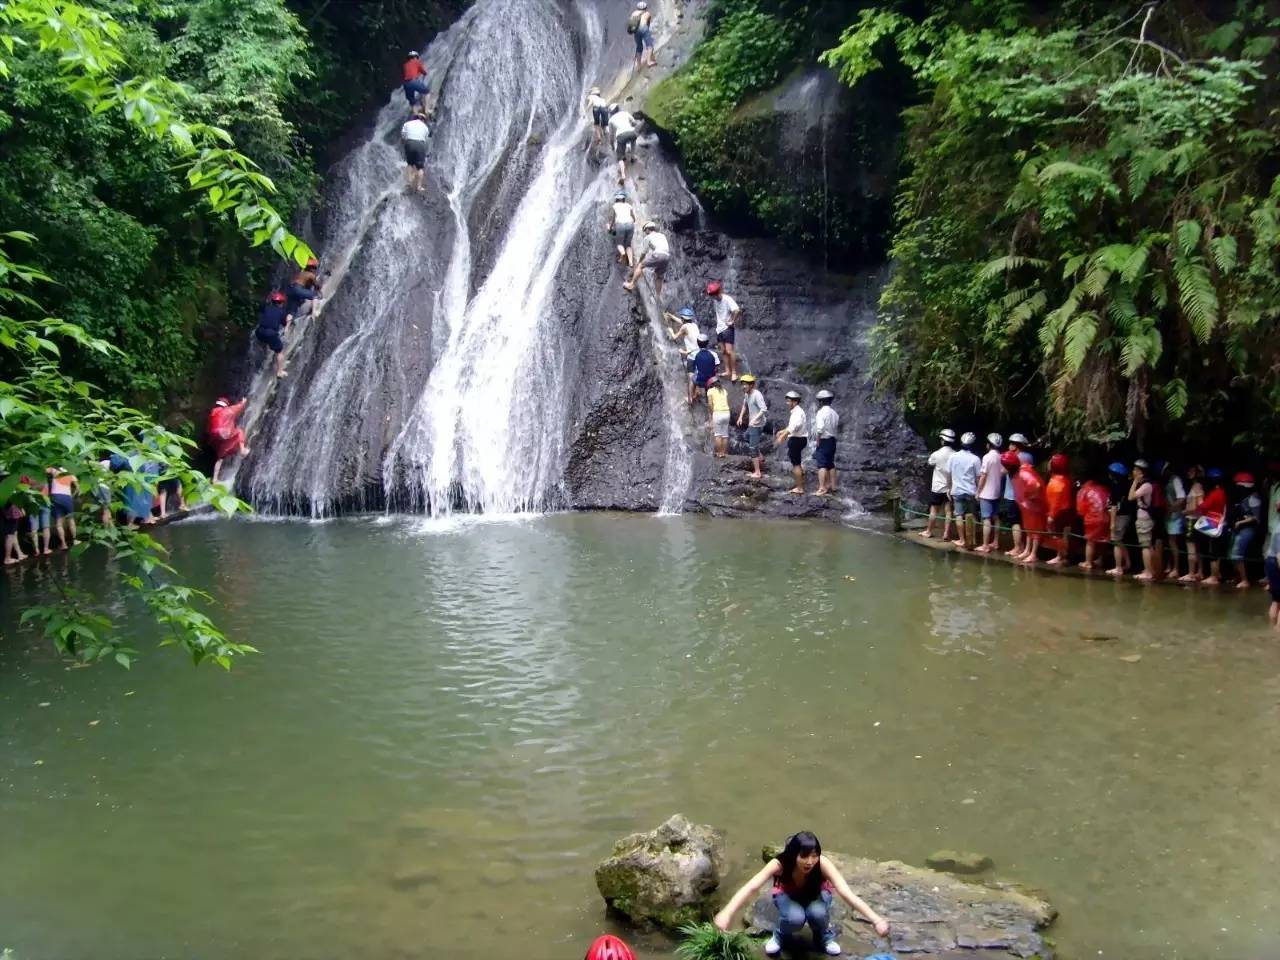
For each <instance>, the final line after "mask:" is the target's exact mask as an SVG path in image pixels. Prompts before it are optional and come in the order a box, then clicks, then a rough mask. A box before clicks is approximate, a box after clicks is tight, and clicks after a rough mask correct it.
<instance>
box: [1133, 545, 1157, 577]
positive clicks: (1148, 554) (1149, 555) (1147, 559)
mask: <svg viewBox="0 0 1280 960" xmlns="http://www.w3.org/2000/svg"><path fill="white" fill-rule="evenodd" d="M1154 564H1155V550H1153V549H1152V548H1151V547H1143V548H1142V572H1141V573H1135V574H1134V575H1133V579H1135V580H1154V579H1155V577H1154V576H1153V575H1152V573H1151V571H1152V570H1154V569H1155V566H1154Z"/></svg>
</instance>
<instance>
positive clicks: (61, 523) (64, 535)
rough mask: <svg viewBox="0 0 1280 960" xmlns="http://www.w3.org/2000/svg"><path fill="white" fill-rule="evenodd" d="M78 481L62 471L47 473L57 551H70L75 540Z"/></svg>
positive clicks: (73, 476) (75, 542)
mask: <svg viewBox="0 0 1280 960" xmlns="http://www.w3.org/2000/svg"><path fill="white" fill-rule="evenodd" d="M78 490H79V481H78V480H76V478H75V475H74V474H70V473H67V471H66V470H64V469H61V468H59V469H57V470H50V471H49V507H50V509H51V510H52V511H53V528H54V529H55V530H56V531H57V532H58V549H59V550H70V549H71V548H72V547H74V546H75V545H76V544H77V543H78V542H79V541H78V540H77V539H76V500H75V497H76V493H77V492H78Z"/></svg>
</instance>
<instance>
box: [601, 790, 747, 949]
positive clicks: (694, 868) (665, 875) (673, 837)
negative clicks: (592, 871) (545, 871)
mask: <svg viewBox="0 0 1280 960" xmlns="http://www.w3.org/2000/svg"><path fill="white" fill-rule="evenodd" d="M723 864H724V837H723V836H722V835H721V834H720V833H719V831H717V830H715V829H714V828H712V827H708V826H704V825H701V824H693V823H690V822H689V821H688V820H687V819H685V818H684V817H683V816H681V815H679V814H676V815H675V816H673V817H672V818H671V819H670V820H668V821H667V822H666V823H664V824H662V826H660V827H658V829H656V830H652V831H650V832H648V833H635V834H632V835H631V836H629V837H624V838H623V839H621V840H619V841H618V842H617V844H615V845H614V848H613V853H612V855H611V856H610V857H609V858H608V859H607V860H605V861H604V862H603V863H601V864H600V866H598V867H597V868H596V886H597V888H599V890H600V895H601V896H602V897H604V900H605V903H606V904H607V905H608V907H609V909H610V910H612V911H614V912H615V913H618V914H620V915H621V916H623V917H625V918H627V919H628V920H629V921H630V922H632V923H634V924H637V925H641V926H658V927H661V928H663V929H665V930H670V931H676V930H678V929H679V928H680V927H681V926H682V925H683V924H686V923H695V922H697V921H700V920H706V919H708V918H710V917H711V916H712V914H713V913H714V903H713V900H712V898H713V896H714V894H715V892H716V889H717V888H718V887H719V886H720V879H721V876H722V874H723V869H724V866H723Z"/></svg>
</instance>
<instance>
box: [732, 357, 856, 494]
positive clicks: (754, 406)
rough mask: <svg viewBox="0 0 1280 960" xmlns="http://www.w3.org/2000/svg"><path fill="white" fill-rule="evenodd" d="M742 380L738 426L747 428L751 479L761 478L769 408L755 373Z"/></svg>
mask: <svg viewBox="0 0 1280 960" xmlns="http://www.w3.org/2000/svg"><path fill="white" fill-rule="evenodd" d="M741 382H742V386H743V388H744V389H745V390H746V393H744V394H743V396H742V412H741V413H739V414H738V426H739V427H746V428H747V449H749V450H750V451H751V467H752V472H751V479H753V480H759V479H760V478H761V477H763V476H764V473H763V472H762V471H763V468H764V454H763V453H762V452H761V444H762V443H763V442H764V418H765V414H767V413H768V412H769V408H768V406H767V405H766V404H765V402H764V394H763V393H761V392H760V390H759V388H758V387H756V378H755V376H754V375H752V374H750V373H744V374H743V375H742V381H741ZM833 472H834V471H833Z"/></svg>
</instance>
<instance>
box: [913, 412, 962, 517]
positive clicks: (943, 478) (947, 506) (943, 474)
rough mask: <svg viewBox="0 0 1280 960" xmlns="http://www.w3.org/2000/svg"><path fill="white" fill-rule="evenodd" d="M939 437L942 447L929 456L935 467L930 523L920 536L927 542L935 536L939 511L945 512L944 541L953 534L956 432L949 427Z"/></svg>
mask: <svg viewBox="0 0 1280 960" xmlns="http://www.w3.org/2000/svg"><path fill="white" fill-rule="evenodd" d="M938 437H939V438H940V439H941V440H942V446H940V447H939V448H938V449H937V450H935V451H933V453H931V454H929V466H931V467H933V477H932V480H931V482H930V484H929V521H928V523H926V524H925V526H924V529H923V530H921V531H920V536H922V537H924V538H925V539H926V540H927V539H929V538H930V537H932V536H933V525H934V524H935V523H936V522H937V520H938V511H939V510H940V509H942V510H945V514H944V519H943V522H942V539H943V540H947V539H949V537H948V536H947V535H948V534H949V533H950V532H951V458H952V457H953V456H955V452H956V450H955V447H953V446H951V445H952V444H953V443H955V442H956V432H955V431H954V430H952V429H951V428H950V427H947V428H946V429H945V430H943V431H942V432H941V433H939V434H938Z"/></svg>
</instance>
